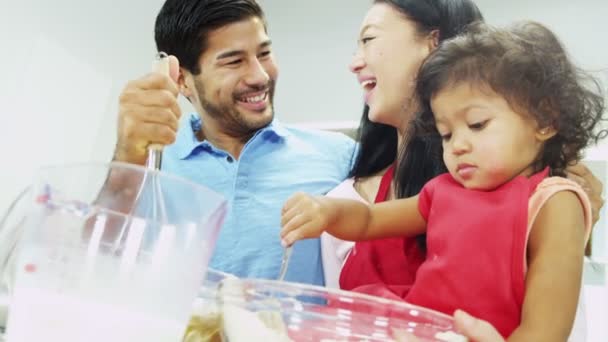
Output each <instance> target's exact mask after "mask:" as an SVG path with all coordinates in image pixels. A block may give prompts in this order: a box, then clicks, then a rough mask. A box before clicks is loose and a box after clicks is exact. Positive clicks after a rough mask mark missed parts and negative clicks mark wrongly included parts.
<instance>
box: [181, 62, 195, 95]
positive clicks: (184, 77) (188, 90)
mask: <svg viewBox="0 0 608 342" xmlns="http://www.w3.org/2000/svg"><path fill="white" fill-rule="evenodd" d="M193 78H194V76H193V75H192V74H191V73H190V72H189V71H188V70H186V69H184V68H181V67H180V68H179V74H178V76H177V86H178V87H179V92H180V94H182V95H183V96H184V97H185V98H187V99H188V100H190V97H191V96H192V94H193V92H194V89H193V87H194V86H193V85H194V79H193Z"/></svg>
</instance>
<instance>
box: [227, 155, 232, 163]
mask: <svg viewBox="0 0 608 342" xmlns="http://www.w3.org/2000/svg"><path fill="white" fill-rule="evenodd" d="M226 160H227V161H228V162H229V163H232V162H233V161H234V159H232V157H231V156H228V157H226Z"/></svg>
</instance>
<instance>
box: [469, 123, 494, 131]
mask: <svg viewBox="0 0 608 342" xmlns="http://www.w3.org/2000/svg"><path fill="white" fill-rule="evenodd" d="M488 121H490V120H484V121H481V122H477V123H474V124H470V125H469V128H470V129H472V130H474V131H479V130H482V129H483V128H484V127H486V125H487V123H488Z"/></svg>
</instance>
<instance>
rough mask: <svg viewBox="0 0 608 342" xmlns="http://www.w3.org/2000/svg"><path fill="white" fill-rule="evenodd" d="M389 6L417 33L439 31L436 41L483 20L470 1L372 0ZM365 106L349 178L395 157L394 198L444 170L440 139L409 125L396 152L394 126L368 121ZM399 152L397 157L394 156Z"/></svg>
mask: <svg viewBox="0 0 608 342" xmlns="http://www.w3.org/2000/svg"><path fill="white" fill-rule="evenodd" d="M374 3H375V4H377V3H385V4H388V5H391V6H393V7H394V8H395V9H397V10H398V11H399V12H401V13H402V14H403V15H404V16H406V17H407V18H408V19H410V20H412V21H414V22H415V23H416V25H417V26H418V30H419V31H420V32H421V33H425V32H426V33H430V32H431V31H433V30H438V31H439V41H442V40H445V39H449V38H452V37H454V36H456V35H458V34H459V33H461V32H462V31H463V30H464V29H465V28H466V27H467V26H468V25H470V24H471V23H473V22H477V21H483V17H482V15H481V12H480V11H479V9H478V8H477V6H476V5H475V3H473V2H472V1H471V0H375V1H374ZM368 114H369V107H368V106H367V105H365V107H364V110H363V116H362V118H361V123H360V126H359V131H358V141H359V149H358V150H357V152H355V153H356V155H355V156H354V160H355V163H354V166H353V169H352V170H351V177H355V178H361V177H369V176H372V175H374V174H377V173H378V172H380V171H382V170H384V169H386V168H387V167H388V166H389V165H391V164H393V163H394V162H395V160H396V159H398V160H399V164H398V165H397V167H396V172H395V177H394V180H395V190H396V196H397V197H398V198H403V197H411V196H414V195H416V194H418V193H419V192H420V190H421V189H422V187H423V186H424V184H426V182H428V181H429V180H430V179H431V178H433V177H435V176H437V175H438V174H440V173H443V172H445V166H444V164H443V160H442V159H441V141H438V140H435V139H433V138H431V137H428V138H427V137H424V136H417V135H416V134H415V132H414V128H413V127H412V128H411V129H410V131H409V132H407V134H406V139H408V140H407V141H406V143H405V144H404V145H403V146H402V147H401V151H399V149H400V148H399V146H398V141H397V140H398V139H397V129H396V128H395V127H392V126H389V125H385V124H380V123H375V122H371V121H370V120H369V115H368ZM398 154H399V158H397V156H398Z"/></svg>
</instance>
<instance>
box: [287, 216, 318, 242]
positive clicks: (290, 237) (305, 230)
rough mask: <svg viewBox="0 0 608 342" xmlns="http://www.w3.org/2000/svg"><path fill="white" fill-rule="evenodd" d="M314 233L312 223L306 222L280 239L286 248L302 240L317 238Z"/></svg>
mask: <svg viewBox="0 0 608 342" xmlns="http://www.w3.org/2000/svg"><path fill="white" fill-rule="evenodd" d="M316 231H317V230H316V229H315V224H314V222H306V223H304V224H303V225H300V227H299V228H298V229H293V230H291V231H290V232H289V233H287V235H285V236H284V237H283V238H282V242H283V244H285V245H287V246H291V245H292V244H294V243H295V242H296V241H299V240H302V239H310V238H316V237H318V236H319V234H316V233H315V232H316Z"/></svg>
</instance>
